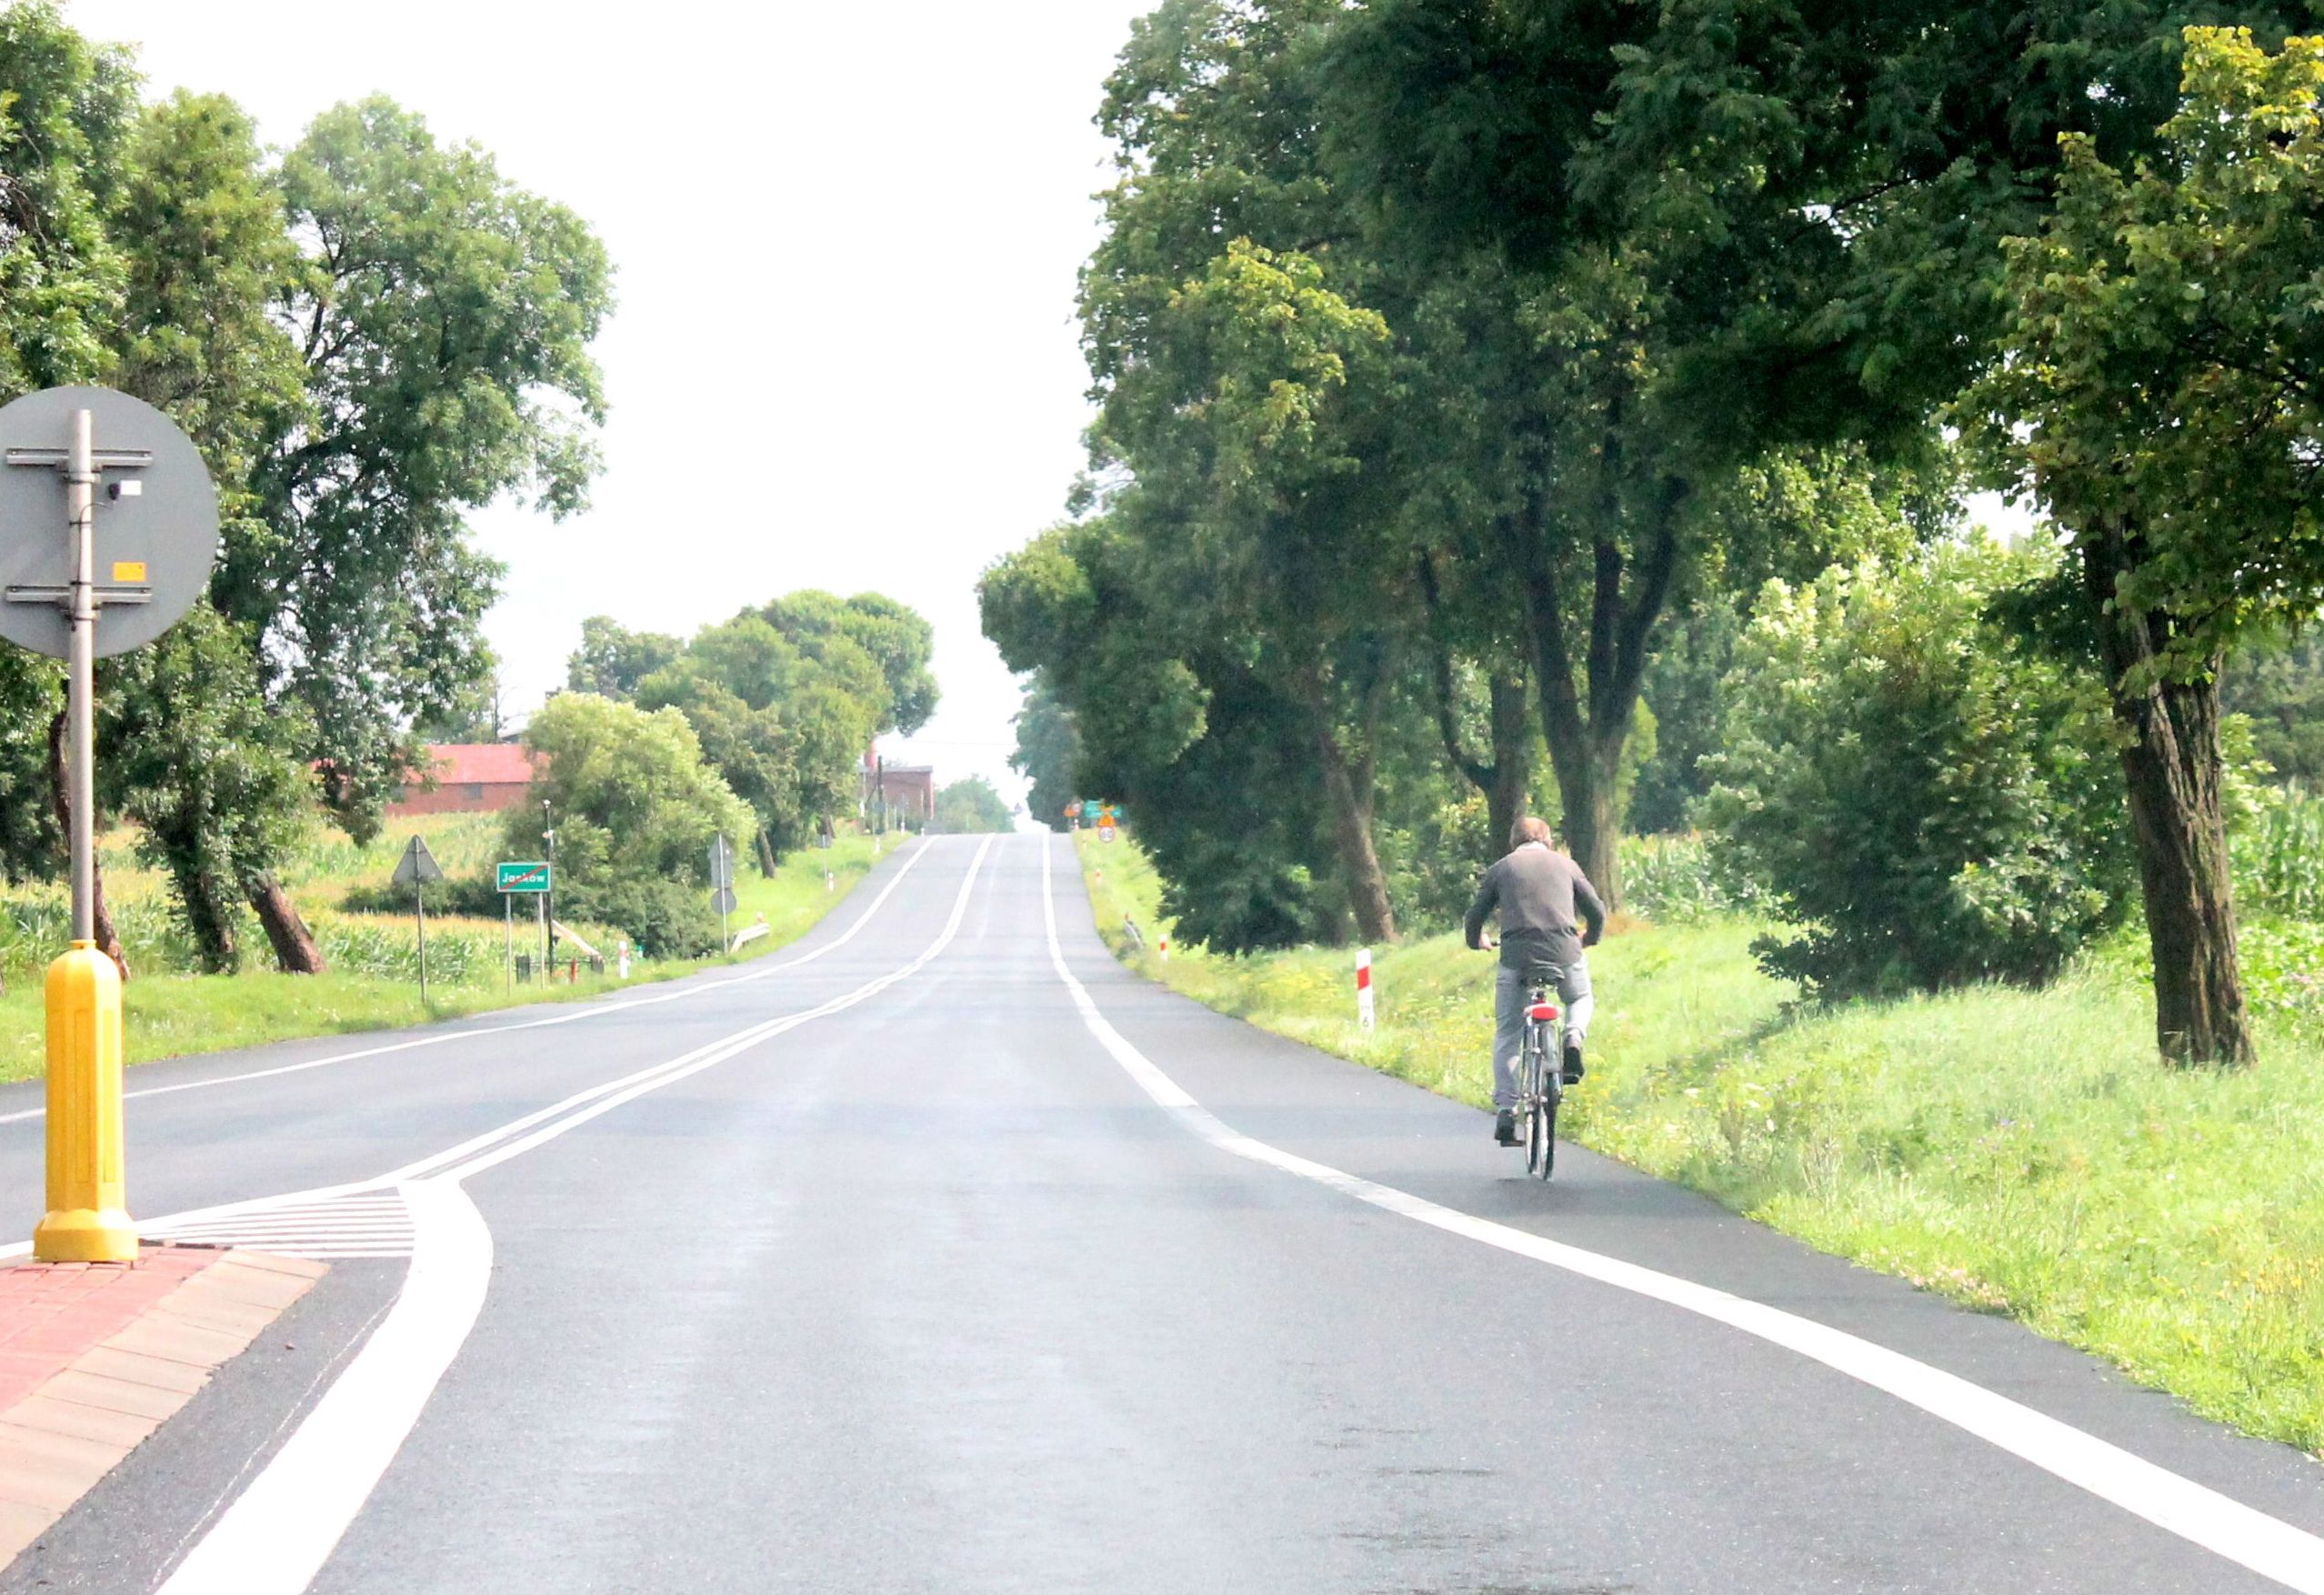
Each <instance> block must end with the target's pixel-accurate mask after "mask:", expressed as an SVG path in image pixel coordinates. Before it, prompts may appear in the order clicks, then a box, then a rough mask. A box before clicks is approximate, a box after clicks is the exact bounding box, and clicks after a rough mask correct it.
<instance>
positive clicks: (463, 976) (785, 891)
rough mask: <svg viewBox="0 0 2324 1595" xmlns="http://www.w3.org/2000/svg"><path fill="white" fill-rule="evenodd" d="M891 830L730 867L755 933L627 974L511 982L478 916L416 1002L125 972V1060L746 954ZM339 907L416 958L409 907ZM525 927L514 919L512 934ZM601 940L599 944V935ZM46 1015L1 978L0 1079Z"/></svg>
mask: <svg viewBox="0 0 2324 1595" xmlns="http://www.w3.org/2000/svg"><path fill="white" fill-rule="evenodd" d="M899 839H900V838H893V837H891V838H885V839H884V840H882V839H880V838H871V837H859V836H850V837H842V838H839V840H838V842H837V844H836V846H835V847H833V848H831V850H830V851H828V852H823V851H820V850H816V849H808V850H806V851H805V852H800V853H795V854H793V855H792V856H791V857H790V858H788V859H786V860H785V861H784V864H783V866H782V868H779V869H778V870H776V872H775V874H774V875H772V876H762V875H760V874H758V873H757V872H756V870H745V871H743V872H741V874H740V875H739V876H738V878H737V879H736V887H735V895H736V898H738V899H739V905H738V911H737V914H736V919H735V925H736V928H737V929H740V928H742V927H743V926H744V925H746V924H748V923H749V922H750V921H751V919H752V918H753V917H754V916H756V915H759V914H764V915H765V916H766V924H767V931H768V934H767V935H766V936H765V937H764V938H760V939H759V940H757V941H755V942H752V943H751V944H750V945H749V946H747V947H746V948H743V950H742V951H741V952H740V953H738V954H736V955H734V956H732V957H729V958H707V959H702V960H698V961H690V962H689V961H678V960H671V961H666V962H660V963H642V962H641V963H636V964H633V965H632V966H631V975H630V978H629V980H628V981H627V982H626V983H625V982H623V981H621V980H619V979H616V978H615V977H614V976H613V975H612V974H610V973H608V974H606V975H604V976H592V975H590V974H588V973H587V972H586V968H585V969H584V971H583V973H582V975H581V978H580V979H579V980H578V981H577V982H575V983H573V984H570V985H567V984H563V983H558V984H556V985H550V986H532V987H522V988H517V989H516V990H515V991H510V990H508V989H507V988H506V987H505V986H504V984H503V982H502V976H501V969H502V964H501V945H502V928H501V927H500V926H499V925H497V924H496V923H493V922H491V921H486V920H448V921H444V922H441V923H439V922H437V921H435V920H431V921H430V922H429V928H428V965H429V972H430V979H429V982H428V997H427V1001H426V1002H425V1003H423V1002H422V1001H421V1000H420V996H419V990H418V987H417V985H416V982H415V981H414V980H412V979H409V978H400V977H395V976H386V975H379V974H371V973H363V972H357V971H347V970H339V969H335V970H334V971H333V972H331V973H329V974H326V975H318V976H305V975H278V974H274V973H264V974H261V973H256V972H247V973H244V974H239V975H174V974H137V975H136V976H135V978H133V979H132V980H131V981H130V982H129V985H128V987H127V988H126V990H125V994H124V1003H123V1007H124V1010H125V1012H124V1016H123V1024H124V1028H125V1042H126V1044H127V1047H128V1052H129V1061H130V1062H131V1063H148V1062H151V1061H153V1060H155V1059H156V1058H177V1057H182V1056H185V1054H188V1053H196V1052H218V1051H224V1050H226V1049H228V1048H236V1047H252V1046H256V1045H258V1044H260V1043H262V1042H267V1041H288V1040H294V1039H296V1038H300V1037H305V1036H330V1035H342V1034H346V1033H349V1032H355V1031H366V1030H384V1029H393V1028H397V1027H399V1026H404V1025H417V1024H426V1023H427V1022H428V1021H430V1020H432V1019H445V1018H458V1017H460V1016H462V1015H465V1014H473V1013H481V1012H485V1011H486V1010H489V1009H494V1008H514V1007H521V1006H525V1005H527V1004H531V1003H537V1002H555V1001H566V1000H570V999H573V998H586V997H595V996H598V995H601V994H603V993H605V992H607V991H611V990H613V989H615V988H617V987H620V986H622V985H624V984H627V985H631V986H636V985H638V984H641V983H644V982H649V981H655V980H667V979H672V978H676V977H678V976H681V975H690V974H694V973H695V972H696V971H698V970H701V969H705V968H713V967H716V966H717V965H719V964H726V963H744V962H747V961H749V960H750V959H752V958H761V957H764V956H765V955H766V954H767V953H770V952H773V951H774V950H775V949H776V948H780V947H784V946H786V945H787V944H788V943H790V942H793V941H796V940H797V939H798V938H800V937H801V936H802V935H804V934H806V931H807V929H808V928H810V927H812V926H813V925H814V924H815V923H816V921H817V920H819V919H821V918H823V917H824V915H826V913H828V912H830V910H831V909H832V908H833V907H834V906H835V905H836V903H837V902H838V901H839V900H840V898H844V897H845V896H846V894H847V892H848V890H849V889H850V888H853V887H854V886H855V884H856V882H857V881H859V880H861V879H862V878H864V877H865V876H866V874H868V873H869V872H870V870H871V868H872V866H873V865H874V864H875V863H876V862H877V859H878V858H880V857H884V856H885V855H886V854H887V853H892V852H894V851H895V850H896V844H897V841H898V840H899ZM398 845H399V846H400V844H398ZM432 845H433V843H432V842H431V846H432ZM826 868H828V869H829V870H830V871H831V874H832V878H833V884H832V888H830V889H826V887H825V885H824V871H825V870H826ZM342 918H343V919H344V922H345V924H346V925H347V926H351V927H355V929H354V930H350V931H348V932H346V934H348V935H350V936H353V935H356V934H358V933H359V934H360V935H361V936H362V937H363V938H366V942H365V946H366V949H367V951H368V953H369V955H370V956H371V957H372V958H376V959H379V960H381V961H387V962H401V961H410V962H412V963H413V965H414V967H415V968H416V957H415V955H416V947H415V945H414V943H415V936H414V931H413V926H412V922H411V921H410V920H409V919H408V918H406V919H389V918H386V916H381V915H347V916H344V917H342ZM331 923H333V919H332V917H331V916H328V915H326V914H318V915H317V916H316V933H317V935H318V936H321V937H323V938H324V939H325V940H326V946H328V945H330V934H329V932H328V931H327V930H326V926H328V925H330V924H331ZM528 928H529V927H526V926H520V927H519V930H520V933H521V932H522V931H524V930H526V929H528ZM374 941H379V942H386V941H392V942H394V943H395V946H394V947H392V948H380V947H373V946H371V945H370V944H371V943H372V942H374ZM520 945H522V944H520ZM600 945H603V946H606V948H607V950H608V951H610V942H609V941H608V942H606V943H601V944H600ZM391 955H392V956H391ZM456 959H457V960H458V962H457V968H458V969H459V971H460V974H459V977H458V978H449V979H447V978H440V976H441V975H442V974H443V973H444V972H446V971H447V970H448V969H450V968H453V966H454V963H455V960H456ZM439 960H442V961H441V962H440V961H439ZM132 968H133V971H134V969H135V965H134V964H133V966H132ZM44 1033H45V1014H44V1010H43V1004H42V996H41V989H40V982H39V980H38V978H36V976H35V978H16V979H15V980H12V981H11V982H10V985H9V988H8V990H7V991H6V993H5V995H0V1080H23V1079H33V1078H37V1077H38V1076H39V1075H40V1074H41V1073H42V1072H43V1069H44V1066H45V1043H44V1040H43V1037H44Z"/></svg>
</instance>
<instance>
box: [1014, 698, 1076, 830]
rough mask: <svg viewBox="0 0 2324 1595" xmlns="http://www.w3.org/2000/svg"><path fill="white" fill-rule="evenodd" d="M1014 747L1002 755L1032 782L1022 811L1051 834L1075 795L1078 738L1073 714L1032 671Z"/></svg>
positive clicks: (1063, 822) (1064, 823) (1061, 823)
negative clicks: (1026, 812)
mask: <svg viewBox="0 0 2324 1595" xmlns="http://www.w3.org/2000/svg"><path fill="white" fill-rule="evenodd" d="M1013 724H1014V725H1015V726H1016V727H1017V747H1016V749H1015V750H1014V751H1013V752H1011V753H1010V754H1009V756H1008V765H1009V768H1011V769H1013V770H1015V771H1017V774H1019V775H1021V776H1023V777H1025V778H1026V779H1027V781H1029V782H1031V783H1032V789H1031V790H1030V791H1029V792H1027V794H1026V798H1025V806H1026V808H1027V809H1028V810H1029V811H1030V812H1031V814H1032V816H1033V818H1036V819H1037V820H1039V821H1040V822H1041V823H1042V824H1043V825H1046V826H1047V827H1048V828H1050V829H1051V830H1053V831H1061V830H1063V829H1065V828H1066V826H1067V819H1066V807H1067V805H1068V804H1070V803H1072V802H1073V801H1074V799H1075V798H1076V796H1077V784H1078V781H1079V776H1078V773H1077V767H1078V765H1079V763H1080V758H1081V733H1080V732H1079V730H1077V728H1076V727H1075V726H1074V723H1073V712H1072V711H1071V710H1070V709H1068V708H1067V707H1065V705H1064V704H1062V703H1060V702H1058V701H1057V695H1056V693H1054V692H1052V691H1051V690H1050V689H1049V686H1048V683H1047V681H1046V680H1045V679H1043V677H1042V675H1041V673H1040V672H1039V671H1038V670H1036V671H1034V672H1033V674H1032V676H1031V677H1029V678H1028V679H1027V683H1026V687H1025V702H1024V705H1023V707H1020V708H1019V709H1018V710H1017V716H1016V718H1015V720H1014V722H1013Z"/></svg>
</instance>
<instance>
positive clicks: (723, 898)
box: [710, 886, 735, 914]
mask: <svg viewBox="0 0 2324 1595" xmlns="http://www.w3.org/2000/svg"><path fill="white" fill-rule="evenodd" d="M710 906H711V907H712V908H716V910H717V911H718V912H719V913H721V914H731V913H733V912H734V911H735V888H732V887H730V886H722V887H720V888H718V889H717V891H716V893H715V894H714V895H713V896H712V897H711V898H710Z"/></svg>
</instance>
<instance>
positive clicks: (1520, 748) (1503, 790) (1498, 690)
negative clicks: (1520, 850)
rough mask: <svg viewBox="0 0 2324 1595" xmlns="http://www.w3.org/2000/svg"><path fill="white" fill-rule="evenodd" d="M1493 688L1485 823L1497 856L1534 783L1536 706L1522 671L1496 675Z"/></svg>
mask: <svg viewBox="0 0 2324 1595" xmlns="http://www.w3.org/2000/svg"><path fill="white" fill-rule="evenodd" d="M1490 690H1491V693H1492V711H1491V712H1492V722H1493V767H1492V770H1491V772H1490V778H1489V779H1488V781H1487V782H1486V785H1485V815H1486V820H1485V823H1486V824H1487V825H1488V826H1490V827H1491V828H1492V831H1493V837H1492V845H1491V846H1490V847H1489V848H1488V849H1487V851H1488V852H1490V853H1492V854H1495V855H1497V856H1498V854H1499V853H1501V852H1502V851H1504V850H1506V849H1507V848H1508V845H1509V834H1510V833H1511V832H1512V831H1514V830H1516V829H1517V822H1518V820H1519V819H1521V818H1524V816H1525V808H1526V790H1527V788H1528V787H1531V786H1532V785H1533V748H1532V746H1531V744H1532V740H1533V705H1532V703H1531V702H1530V701H1529V699H1530V695H1529V693H1528V689H1527V686H1526V679H1525V675H1524V673H1523V672H1522V671H1510V672H1507V673H1504V674H1497V675H1495V676H1494V677H1493V679H1492V684H1491V688H1490Z"/></svg>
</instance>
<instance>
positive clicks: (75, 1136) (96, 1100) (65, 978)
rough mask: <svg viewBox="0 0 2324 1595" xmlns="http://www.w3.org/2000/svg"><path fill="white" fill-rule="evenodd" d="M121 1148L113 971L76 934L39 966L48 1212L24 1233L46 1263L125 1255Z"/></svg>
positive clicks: (132, 1250) (132, 1241) (129, 1245)
mask: <svg viewBox="0 0 2324 1595" xmlns="http://www.w3.org/2000/svg"><path fill="white" fill-rule="evenodd" d="M33 1256H35V1257H36V1258H38V1259H40V1260H41V1261H42V1262H45V1263H127V1262H135V1260H136V1259H137V1231H136V1228H135V1226H134V1225H132V1224H131V1223H130V1222H129V1215H128V1213H127V1212H126V1211H125V1175H124V1173H123V1169H122V1149H121V971H120V970H118V969H116V968H114V966H113V960H112V959H111V958H106V957H105V955H104V954H103V953H101V952H99V951H97V949H96V944H95V942H88V941H76V942H75V943H74V944H73V950H72V951H70V952H68V953H66V954H65V956H64V957H62V958H58V959H57V960H56V961H55V963H53V964H51V965H49V966H48V1216H47V1217H46V1218H45V1219H42V1220H41V1221H40V1228H39V1229H35V1230H34V1231H33Z"/></svg>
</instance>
